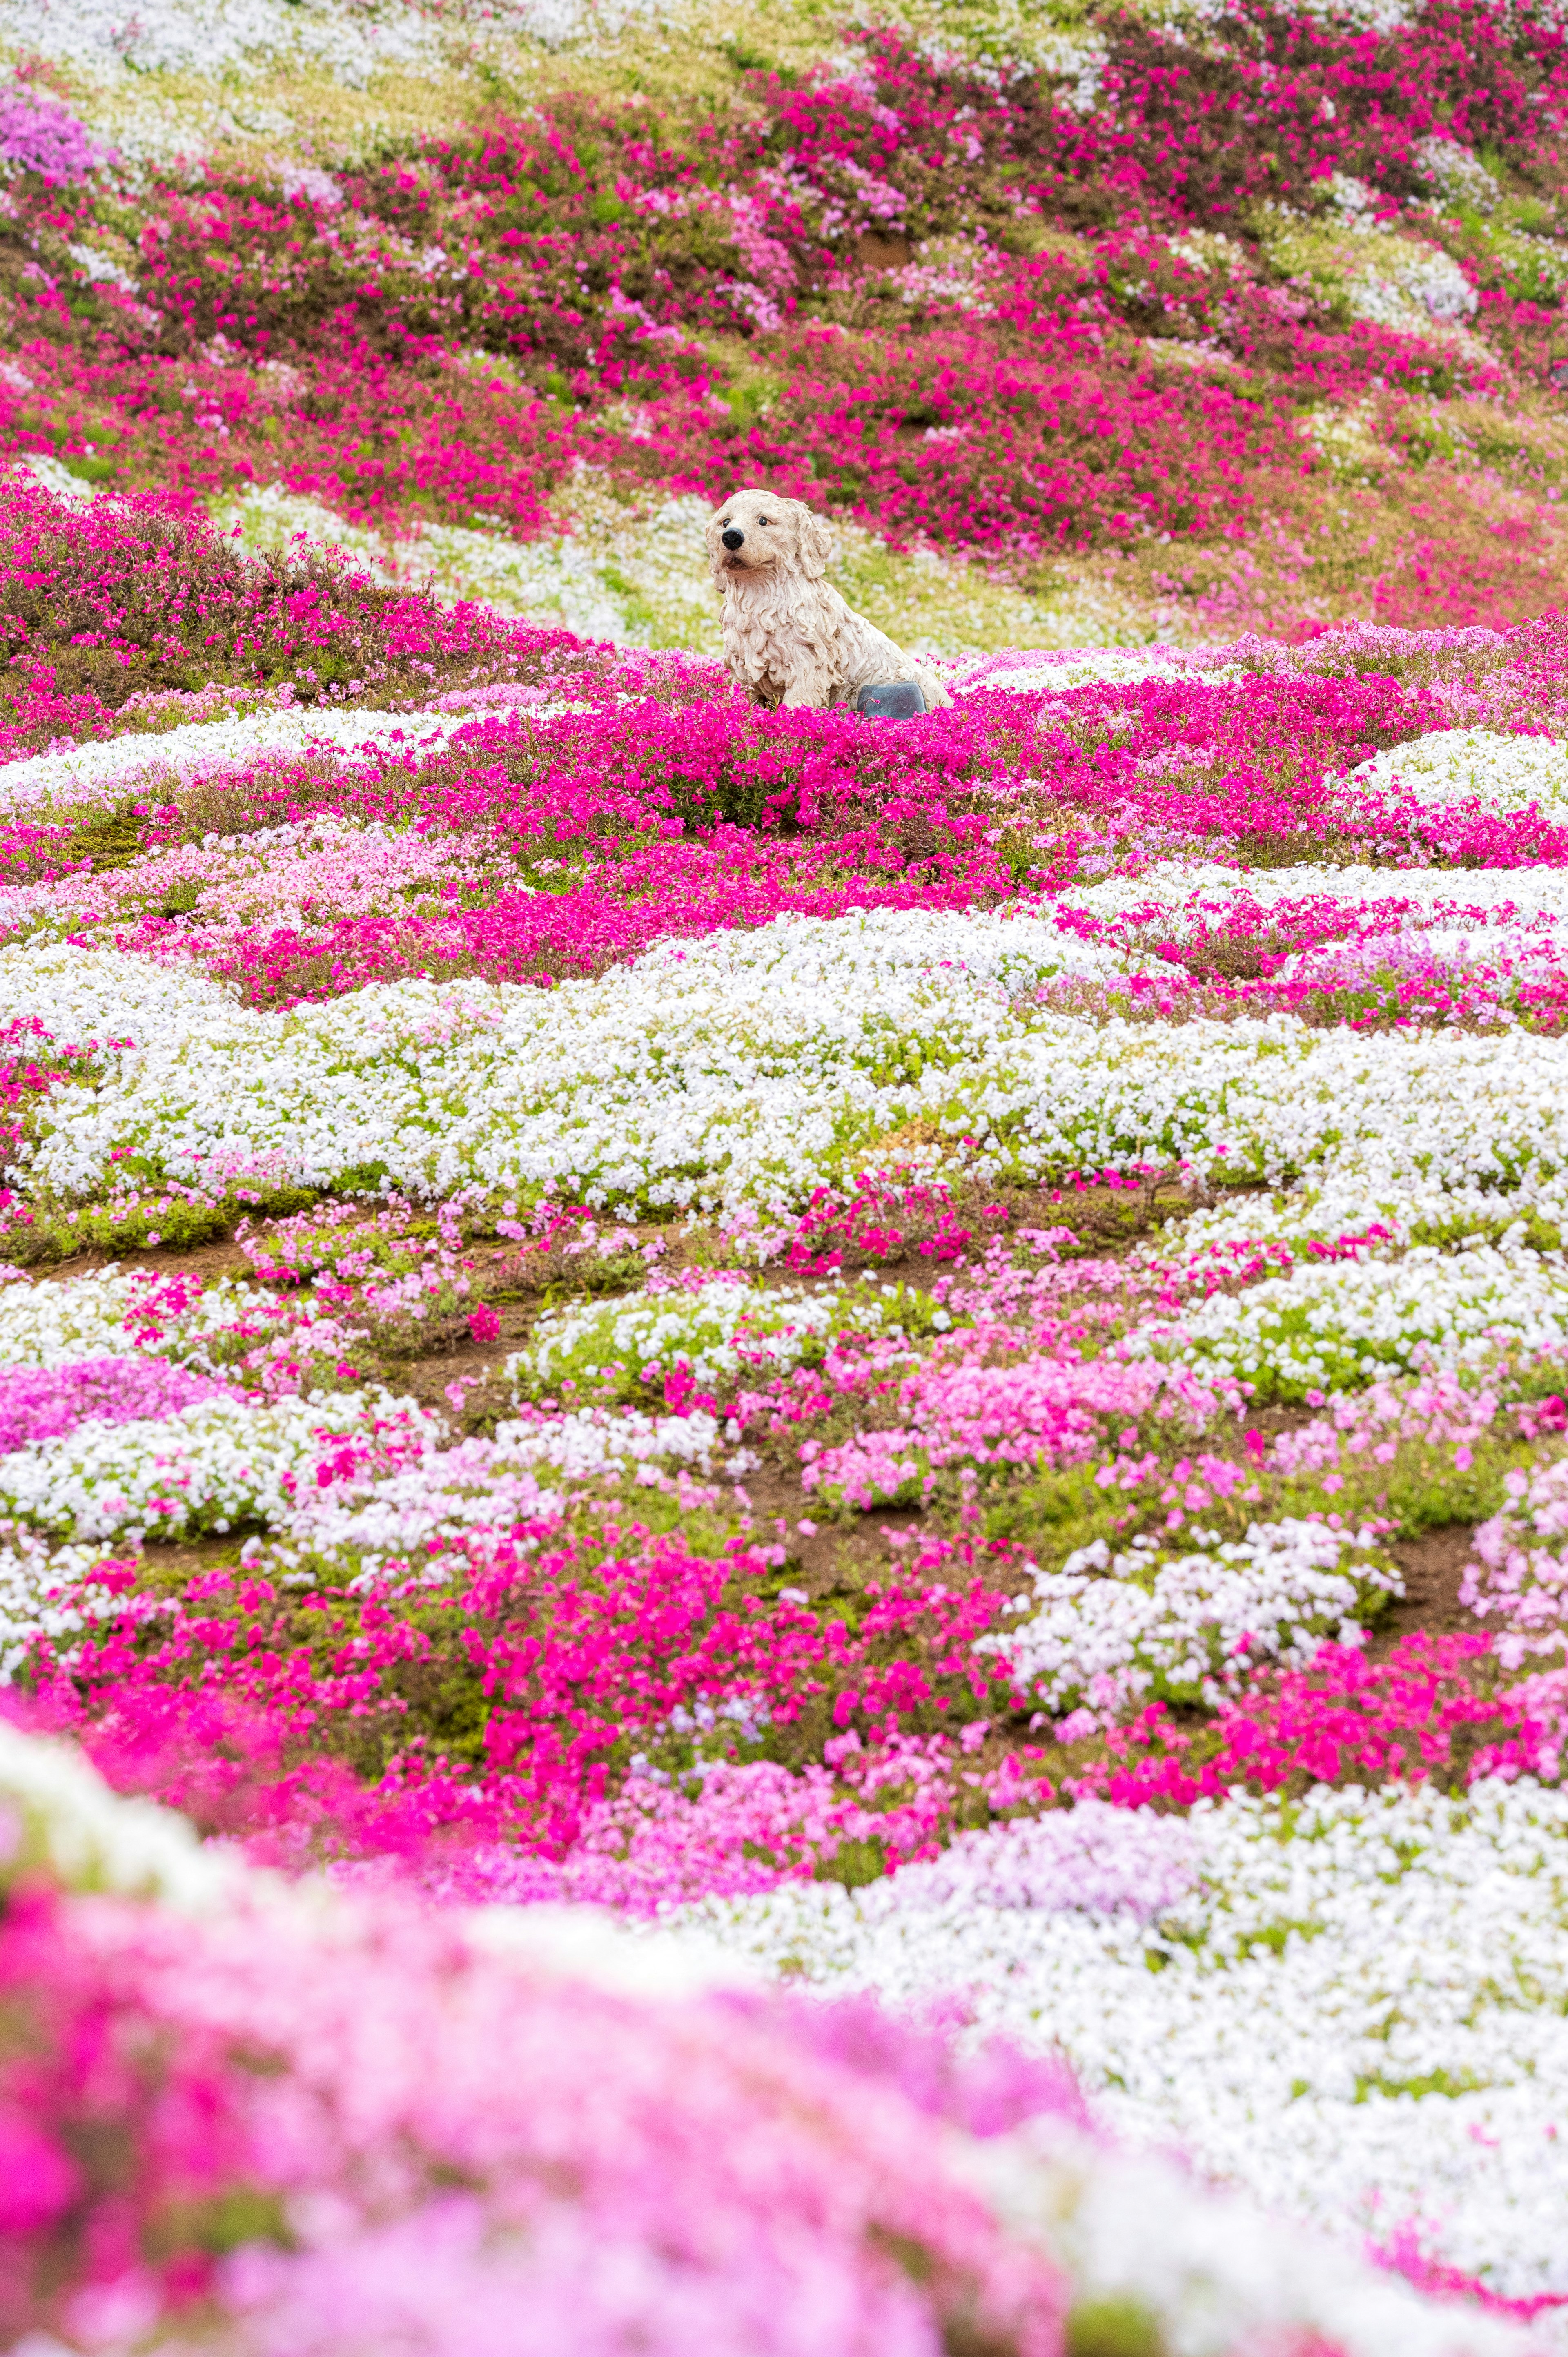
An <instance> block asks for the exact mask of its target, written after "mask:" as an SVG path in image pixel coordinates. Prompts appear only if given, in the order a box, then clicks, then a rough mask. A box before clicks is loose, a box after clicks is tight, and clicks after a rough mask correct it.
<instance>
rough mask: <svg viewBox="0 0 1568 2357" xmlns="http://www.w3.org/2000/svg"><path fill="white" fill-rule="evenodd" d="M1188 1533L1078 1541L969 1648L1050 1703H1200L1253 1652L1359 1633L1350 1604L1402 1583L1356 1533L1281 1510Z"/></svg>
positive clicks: (1356, 1607)
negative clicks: (1191, 1538)
mask: <svg viewBox="0 0 1568 2357" xmlns="http://www.w3.org/2000/svg"><path fill="white" fill-rule="evenodd" d="M1195 1535H1196V1536H1197V1539H1198V1541H1199V1545H1198V1547H1197V1548H1196V1549H1194V1550H1192V1551H1189V1552H1187V1553H1176V1552H1173V1551H1169V1550H1166V1549H1165V1548H1163V1547H1162V1546H1161V1545H1160V1543H1159V1541H1158V1540H1157V1539H1154V1538H1150V1537H1140V1538H1136V1539H1134V1540H1133V1544H1132V1546H1131V1547H1130V1548H1128V1549H1127V1550H1125V1551H1124V1552H1122V1553H1121V1554H1117V1555H1112V1551H1111V1549H1110V1547H1109V1546H1108V1545H1107V1544H1106V1543H1105V1541H1104V1540H1103V1539H1097V1540H1095V1541H1094V1543H1093V1544H1091V1545H1090V1546H1086V1547H1079V1548H1078V1549H1077V1550H1076V1551H1075V1552H1074V1553H1073V1554H1072V1555H1069V1557H1068V1559H1067V1561H1066V1563H1065V1564H1064V1565H1063V1566H1062V1567H1061V1569H1060V1571H1059V1572H1045V1571H1041V1572H1036V1575H1035V1584H1034V1595H1033V1598H1032V1599H1031V1598H1028V1597H1021V1598H1018V1599H1017V1601H1016V1603H1015V1607H1014V1609H1015V1610H1024V1611H1028V1612H1029V1613H1030V1617H1029V1619H1028V1620H1022V1621H1020V1622H1018V1624H1017V1625H1016V1627H1015V1628H1013V1629H1010V1630H1008V1631H1006V1632H1005V1634H1000V1635H995V1636H990V1637H982V1638H980V1639H979V1640H978V1641H977V1643H976V1646H975V1651H976V1652H991V1653H1000V1654H1003V1655H1004V1656H1005V1658H1006V1660H1007V1663H1008V1664H1009V1666H1010V1667H1011V1668H1012V1669H1013V1670H1014V1672H1015V1674H1016V1675H1017V1678H1018V1680H1019V1683H1020V1684H1024V1685H1026V1686H1027V1687H1028V1688H1029V1689H1030V1690H1031V1691H1032V1692H1033V1693H1035V1694H1036V1695H1038V1697H1039V1699H1040V1700H1041V1702H1042V1703H1044V1704H1045V1705H1046V1706H1047V1709H1049V1710H1051V1711H1053V1712H1063V1711H1067V1712H1071V1711H1073V1710H1075V1709H1083V1710H1087V1711H1090V1712H1093V1713H1100V1714H1103V1715H1110V1716H1113V1715H1118V1714H1120V1713H1122V1711H1125V1710H1126V1709H1128V1708H1129V1707H1132V1706H1137V1705H1139V1704H1141V1703H1143V1702H1144V1701H1147V1700H1148V1699H1150V1698H1151V1697H1154V1696H1157V1697H1159V1698H1160V1699H1162V1700H1165V1701H1169V1702H1205V1703H1208V1704H1210V1705H1212V1704H1214V1703H1216V1702H1218V1701H1219V1699H1220V1697H1221V1695H1223V1694H1224V1693H1225V1692H1226V1690H1227V1689H1228V1688H1230V1687H1233V1686H1234V1685H1235V1684H1237V1683H1238V1682H1239V1681H1240V1677H1241V1675H1242V1674H1243V1673H1244V1672H1245V1671H1246V1669H1247V1667H1248V1664H1249V1663H1251V1662H1253V1661H1255V1660H1256V1659H1258V1658H1259V1657H1260V1656H1263V1655H1267V1656H1269V1657H1271V1658H1274V1659H1277V1660H1280V1661H1283V1662H1287V1663H1305V1662H1307V1661H1309V1660H1310V1659H1311V1657H1312V1655H1313V1653H1314V1652H1316V1649H1317V1645H1318V1643H1319V1642H1320V1641H1321V1640H1322V1639H1323V1638H1325V1637H1332V1638H1333V1639H1334V1641H1336V1642H1337V1643H1338V1644H1341V1645H1359V1644H1360V1643H1361V1642H1362V1641H1363V1639H1364V1637H1365V1635H1366V1631H1365V1630H1364V1629H1363V1628H1362V1627H1361V1626H1360V1624H1359V1621H1358V1620H1357V1619H1356V1617H1355V1616H1356V1615H1357V1613H1358V1612H1360V1611H1363V1610H1364V1609H1366V1606H1367V1604H1368V1602H1369V1600H1371V1599H1373V1598H1377V1599H1380V1598H1384V1597H1388V1596H1401V1595H1402V1594H1403V1593H1404V1584H1403V1581H1402V1578H1401V1577H1400V1575H1399V1573H1398V1571H1397V1570H1395V1569H1394V1568H1393V1566H1391V1565H1390V1564H1388V1563H1387V1562H1386V1561H1383V1560H1380V1557H1379V1556H1378V1555H1377V1553H1376V1552H1375V1548H1376V1542H1375V1540H1374V1538H1373V1536H1372V1534H1371V1533H1370V1532H1359V1533H1358V1532H1352V1531H1348V1530H1331V1529H1330V1528H1329V1527H1328V1526H1327V1524H1326V1523H1318V1522H1305V1521H1300V1520H1297V1519H1295V1518H1294V1517H1289V1516H1287V1517H1286V1518H1285V1519H1283V1521H1281V1522H1278V1523H1252V1525H1251V1528H1250V1529H1249V1530H1248V1532H1247V1535H1246V1537H1245V1538H1243V1539H1235V1540H1224V1541H1222V1540H1220V1538H1219V1534H1218V1533H1216V1532H1207V1533H1206V1532H1201V1531H1200V1532H1197V1534H1195ZM1031 1604H1032V1605H1033V1607H1034V1608H1035V1609H1031Z"/></svg>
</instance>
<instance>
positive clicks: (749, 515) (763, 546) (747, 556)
mask: <svg viewBox="0 0 1568 2357" xmlns="http://www.w3.org/2000/svg"><path fill="white" fill-rule="evenodd" d="M707 539H708V556H709V559H710V561H711V563H712V565H713V568H714V580H715V581H716V582H717V583H718V585H719V587H720V588H721V589H722V588H723V587H725V584H726V583H727V582H730V581H735V580H736V579H744V578H745V576H746V575H747V574H756V573H764V572H784V573H798V574H803V575H804V576H805V578H806V579H807V580H808V581H820V580H821V579H822V575H823V574H824V573H825V572H826V571H827V565H828V559H829V557H830V556H831V555H832V553H833V544H832V536H831V535H830V533H829V532H828V528H827V525H826V524H825V523H824V522H822V518H821V516H818V515H813V514H812V512H811V509H810V508H809V507H808V506H807V505H806V502H805V500H786V499H781V498H779V496H778V495H777V494H776V493H775V492H773V491H732V492H731V493H730V495H729V497H728V499H727V500H725V503H724V505H723V507H720V508H715V509H714V512H713V514H712V515H711V516H710V517H709V519H708V533H707Z"/></svg>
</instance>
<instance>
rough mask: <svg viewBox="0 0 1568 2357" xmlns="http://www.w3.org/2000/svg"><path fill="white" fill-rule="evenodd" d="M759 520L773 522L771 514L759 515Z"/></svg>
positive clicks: (760, 521) (759, 521)
mask: <svg viewBox="0 0 1568 2357" xmlns="http://www.w3.org/2000/svg"><path fill="white" fill-rule="evenodd" d="M772 521H773V518H772V517H771V516H758V517H757V522H758V523H771V522H772Z"/></svg>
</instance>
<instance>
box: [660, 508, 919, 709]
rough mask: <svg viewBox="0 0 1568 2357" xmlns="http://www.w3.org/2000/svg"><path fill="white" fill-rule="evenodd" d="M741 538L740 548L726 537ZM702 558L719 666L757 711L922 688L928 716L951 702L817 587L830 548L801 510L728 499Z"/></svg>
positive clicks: (825, 587) (821, 527)
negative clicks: (899, 687)
mask: <svg viewBox="0 0 1568 2357" xmlns="http://www.w3.org/2000/svg"><path fill="white" fill-rule="evenodd" d="M728 531H734V532H738V533H740V534H741V544H740V546H739V547H738V548H735V549H729V548H726V547H725V544H724V534H725V532H728ZM707 543H708V555H709V558H710V560H711V562H712V565H713V568H714V581H715V582H716V583H717V584H718V587H719V589H720V591H721V592H722V594H723V597H724V645H725V662H726V663H727V665H728V666H729V669H730V671H731V672H732V673H734V675H735V677H736V679H737V680H739V681H740V683H741V684H742V685H743V686H745V687H749V688H750V690H751V691H752V694H754V695H755V696H756V697H757V701H758V702H759V703H761V704H767V705H780V704H782V705H818V706H821V705H830V704H843V703H846V702H847V701H848V700H849V698H850V697H851V696H853V695H854V693H855V691H856V690H857V689H858V688H862V687H871V686H880V685H882V684H883V683H886V682H888V681H892V680H911V679H912V680H918V682H919V683H920V686H921V688H922V689H923V691H924V693H925V698H926V703H927V705H928V707H929V708H930V709H932V710H934V709H935V708H936V706H937V705H940V704H950V702H951V701H952V699H951V697H950V695H949V694H948V692H947V690H946V688H945V687H944V686H943V685H942V683H941V682H940V680H939V679H938V678H936V677H935V676H934V674H933V673H930V672H927V671H921V670H920V669H919V668H918V665H917V664H915V663H913V662H911V661H910V660H909V657H908V655H907V654H905V653H904V652H903V651H902V649H901V648H898V647H896V646H895V645H894V643H893V641H892V640H891V639H888V638H884V636H883V634H882V632H881V631H880V630H875V629H874V628H873V627H872V625H871V624H870V623H869V622H867V621H865V619H863V618H862V617H861V616H860V615H859V614H856V613H854V611H852V609H851V608H849V607H848V606H846V605H845V604H844V601H843V598H842V597H840V596H839V593H838V591H837V590H836V589H834V588H832V587H830V586H829V584H828V583H827V582H826V581H825V580H824V579H823V578H822V576H823V574H824V573H825V572H826V571H827V566H828V560H829V558H830V557H831V556H832V540H831V539H830V537H829V534H828V528H827V526H826V524H825V523H824V522H822V518H821V516H819V515H814V514H813V513H812V511H811V509H810V508H809V507H808V506H807V505H806V503H805V501H804V500H787V499H782V498H779V497H778V496H777V495H776V494H775V493H774V492H772V491H764V490H744V491H732V492H731V494H730V496H729V498H728V499H727V500H725V503H724V505H723V506H722V507H719V508H715V509H714V512H713V514H712V516H711V517H710V518H709V520H708V528H707Z"/></svg>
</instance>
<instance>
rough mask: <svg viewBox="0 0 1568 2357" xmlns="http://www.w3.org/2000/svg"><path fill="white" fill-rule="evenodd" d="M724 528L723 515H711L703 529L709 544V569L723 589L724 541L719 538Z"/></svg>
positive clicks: (704, 539) (706, 541)
mask: <svg viewBox="0 0 1568 2357" xmlns="http://www.w3.org/2000/svg"><path fill="white" fill-rule="evenodd" d="M722 528H723V526H722V516H719V515H711V516H710V517H709V518H708V521H707V523H706V524H705V526H704V527H703V541H704V542H705V543H706V544H707V551H708V566H709V570H710V571H711V572H712V574H713V576H714V580H715V581H716V582H717V583H718V585H719V587H720V588H721V589H722V588H723V587H724V586H725V551H724V543H723V541H722V540H721V539H720V538H719V533H720V531H721V530H722Z"/></svg>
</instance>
